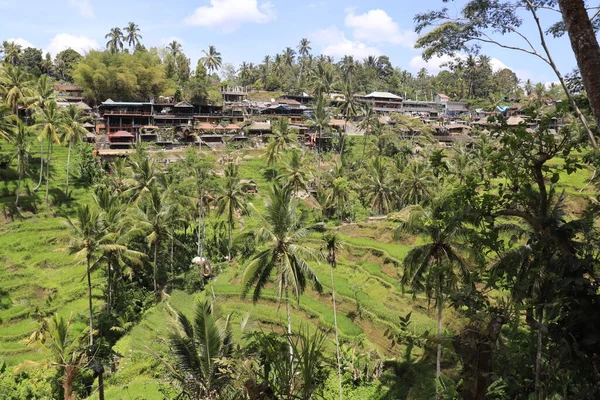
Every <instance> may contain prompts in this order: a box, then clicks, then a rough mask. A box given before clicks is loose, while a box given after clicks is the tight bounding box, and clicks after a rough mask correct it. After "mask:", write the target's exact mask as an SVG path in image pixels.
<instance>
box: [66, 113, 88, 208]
mask: <svg viewBox="0 0 600 400" xmlns="http://www.w3.org/2000/svg"><path fill="white" fill-rule="evenodd" d="M86 120H87V118H86V117H85V116H84V115H83V114H82V113H81V110H80V109H79V108H77V107H76V106H75V105H74V104H69V106H68V107H67V109H66V110H65V111H64V123H65V129H64V130H63V132H62V135H61V142H63V143H65V142H66V143H68V144H69V150H68V152H67V178H66V179H67V181H66V184H65V194H66V195H67V197H69V167H70V166H71V147H73V143H75V142H79V141H80V140H81V139H82V138H83V136H85V135H86V134H87V130H86V129H85V128H84V127H83V124H84V123H85V121H86Z"/></svg>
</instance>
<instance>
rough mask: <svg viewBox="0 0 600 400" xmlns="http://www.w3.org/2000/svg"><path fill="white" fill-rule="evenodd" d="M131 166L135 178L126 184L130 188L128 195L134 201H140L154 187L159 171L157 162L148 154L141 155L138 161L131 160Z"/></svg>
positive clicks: (127, 191)
mask: <svg viewBox="0 0 600 400" xmlns="http://www.w3.org/2000/svg"><path fill="white" fill-rule="evenodd" d="M129 166H130V168H131V169H132V170H133V178H132V179H128V180H127V182H126V184H127V186H128V187H129V188H128V189H127V190H126V193H127V194H128V195H129V196H130V197H131V199H132V200H134V201H139V200H140V199H141V198H142V197H144V196H145V195H146V194H147V193H148V192H150V189H151V188H152V187H153V186H154V184H155V182H156V179H157V176H158V173H159V171H158V169H157V167H156V162H155V161H154V159H152V158H151V157H150V156H148V155H147V154H143V155H141V156H140V157H139V158H138V159H137V160H135V159H133V160H129Z"/></svg>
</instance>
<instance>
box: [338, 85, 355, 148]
mask: <svg viewBox="0 0 600 400" xmlns="http://www.w3.org/2000/svg"><path fill="white" fill-rule="evenodd" d="M342 93H343V94H344V100H343V101H342V104H340V109H339V111H340V113H341V114H342V115H343V116H344V135H342V140H341V142H342V143H341V145H340V157H343V156H344V142H345V134H347V133H348V121H349V120H354V118H356V116H357V115H358V112H359V104H358V102H357V101H356V98H355V97H354V89H353V88H352V85H350V84H345V85H344V89H343V90H342Z"/></svg>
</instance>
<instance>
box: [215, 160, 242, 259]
mask: <svg viewBox="0 0 600 400" xmlns="http://www.w3.org/2000/svg"><path fill="white" fill-rule="evenodd" d="M216 202H217V214H218V215H219V216H222V215H225V217H226V219H227V230H228V236H229V241H228V245H227V252H228V259H229V262H231V260H232V258H231V248H232V245H233V227H234V224H235V220H236V218H237V214H238V213H239V214H244V213H246V211H247V208H246V192H245V190H244V187H243V184H242V182H241V180H240V175H239V172H238V166H237V165H236V164H234V163H232V162H230V163H228V164H227V167H226V168H225V183H224V185H223V188H222V192H221V194H220V195H219V196H218V197H217V198H216Z"/></svg>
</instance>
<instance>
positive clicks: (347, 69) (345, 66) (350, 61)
mask: <svg viewBox="0 0 600 400" xmlns="http://www.w3.org/2000/svg"><path fill="white" fill-rule="evenodd" d="M339 65H340V69H341V70H342V75H343V77H344V82H345V83H349V82H350V81H351V80H352V77H353V76H354V72H355V71H356V63H355V62H354V57H352V56H344V58H342V60H341V61H340V63H339Z"/></svg>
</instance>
